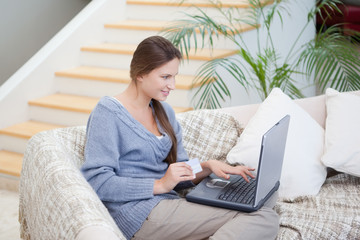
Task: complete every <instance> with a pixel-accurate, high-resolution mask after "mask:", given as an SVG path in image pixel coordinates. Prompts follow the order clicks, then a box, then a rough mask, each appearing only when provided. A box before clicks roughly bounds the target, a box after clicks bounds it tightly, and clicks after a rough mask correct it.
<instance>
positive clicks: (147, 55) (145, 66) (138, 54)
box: [130, 36, 182, 164]
mask: <svg viewBox="0 0 360 240" xmlns="http://www.w3.org/2000/svg"><path fill="white" fill-rule="evenodd" d="M174 58H178V59H179V60H180V59H181V58H182V56H181V53H180V51H179V50H178V49H177V48H176V47H175V46H174V45H173V44H172V43H171V42H170V41H169V40H167V39H165V38H163V37H161V36H152V37H149V38H146V39H144V40H143V41H142V42H141V43H140V44H139V45H138V46H137V48H136V50H135V52H134V55H133V58H132V60H131V64H130V77H131V79H132V81H135V83H136V79H137V77H139V76H142V75H145V74H148V73H150V72H151V71H152V70H154V69H156V68H158V67H160V66H162V65H164V64H165V63H167V62H170V61H171V60H173V59H174ZM152 104H153V108H154V114H155V118H156V119H158V121H159V123H160V125H161V127H162V128H163V130H164V131H165V132H166V133H167V134H168V135H169V137H170V139H171V141H172V147H171V149H170V152H169V154H168V156H167V157H166V159H165V160H164V161H165V162H167V163H168V164H171V163H174V162H176V158H177V139H176V135H175V132H174V129H173V127H172V126H171V124H170V122H169V119H168V117H167V115H166V112H165V110H164V108H163V106H162V104H161V103H160V102H159V101H157V100H155V99H152Z"/></svg>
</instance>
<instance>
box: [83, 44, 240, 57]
mask: <svg viewBox="0 0 360 240" xmlns="http://www.w3.org/2000/svg"><path fill="white" fill-rule="evenodd" d="M136 46H137V45H132V44H120V43H101V44H97V45H92V46H84V47H82V48H81V50H82V51H90V52H101V53H113V54H127V55H133V53H134V51H135V49H136ZM237 52H238V50H231V49H213V50H212V51H211V50H210V49H208V48H204V49H198V50H197V51H195V49H191V50H190V51H189V54H188V55H189V59H192V60H202V61H210V60H212V59H215V58H225V57H229V56H232V55H235V54H236V53H237Z"/></svg>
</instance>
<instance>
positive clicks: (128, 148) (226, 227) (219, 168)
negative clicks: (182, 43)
mask: <svg viewBox="0 0 360 240" xmlns="http://www.w3.org/2000/svg"><path fill="white" fill-rule="evenodd" d="M180 60H181V54H180V52H179V50H178V49H176V48H175V47H174V46H173V45H172V44H171V43H170V42H169V41H168V40H166V39H165V38H163V37H160V36H153V37H149V38H147V39H145V40H143V41H142V42H141V43H140V44H139V46H138V47H137V49H136V51H135V52H134V55H133V59H132V61H131V66H130V76H131V79H132V81H131V83H130V84H129V86H128V87H127V89H126V90H125V91H124V92H122V93H121V94H119V95H117V96H115V97H108V96H106V97H103V98H102V99H101V100H100V101H99V103H98V104H97V106H96V107H95V109H94V110H93V112H92V113H91V115H90V118H89V121H88V125H87V141H86V147H85V163H84V165H83V166H82V172H83V175H84V176H85V178H86V179H87V181H88V182H89V183H90V184H91V186H92V187H93V188H94V190H95V191H96V193H97V194H98V196H99V197H100V199H101V200H102V201H103V203H104V204H105V206H106V207H107V209H108V210H109V212H110V214H111V216H112V217H113V218H114V220H115V222H116V224H117V225H118V226H119V228H120V229H121V231H122V232H123V233H124V235H125V236H126V238H127V239H204V238H209V237H211V239H239V238H245V239H252V238H254V239H274V238H275V236H276V233H277V229H278V217H277V215H276V213H275V212H274V211H273V210H272V209H271V208H269V207H266V206H265V207H263V208H262V209H260V210H259V211H257V212H254V213H242V212H237V211H231V210H226V209H221V208H214V207H209V206H203V205H198V204H194V203H189V202H187V201H186V200H184V199H181V198H179V197H178V195H177V194H176V191H175V190H181V189H184V188H188V187H193V186H194V184H196V183H198V182H199V181H201V180H202V179H203V178H204V177H206V176H208V175H209V174H210V173H212V172H213V173H215V174H216V175H217V176H219V177H223V178H226V179H227V178H229V175H228V174H239V175H242V176H243V177H244V178H246V177H247V176H250V177H253V175H252V173H251V171H253V170H254V169H250V168H248V167H245V166H236V167H232V166H229V165H227V164H225V163H222V162H219V161H216V160H209V161H207V162H203V163H201V166H202V169H203V171H202V172H200V173H197V174H196V176H194V175H193V173H192V169H191V167H190V166H189V165H188V164H186V163H185V161H187V160H188V156H187V153H186V152H185V150H184V147H183V144H182V136H181V128H180V125H179V123H178V122H177V121H176V118H175V113H174V111H173V109H172V108H171V107H170V106H169V105H168V104H167V103H165V102H163V101H164V100H166V98H167V96H168V95H169V93H170V92H171V91H172V90H174V88H175V76H176V75H177V73H178V68H179V64H180Z"/></svg>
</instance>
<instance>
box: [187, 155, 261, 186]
mask: <svg viewBox="0 0 360 240" xmlns="http://www.w3.org/2000/svg"><path fill="white" fill-rule="evenodd" d="M201 167H202V168H203V171H202V172H200V173H198V174H196V181H194V182H197V183H198V182H200V181H201V180H202V179H203V178H205V177H206V176H208V175H210V174H211V173H214V174H215V175H216V176H218V177H220V178H224V179H229V178H230V175H229V174H235V175H241V176H242V177H243V178H244V179H245V180H246V181H247V182H249V180H248V176H249V177H251V178H255V176H254V175H253V174H252V173H251V172H252V171H254V170H255V169H254V168H250V167H247V166H241V165H238V166H230V165H228V164H226V163H224V162H220V161H218V160H209V161H206V162H203V163H202V164H201Z"/></svg>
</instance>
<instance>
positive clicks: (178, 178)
mask: <svg viewBox="0 0 360 240" xmlns="http://www.w3.org/2000/svg"><path fill="white" fill-rule="evenodd" d="M194 178H195V176H194V174H193V172H192V168H191V167H190V166H189V165H188V164H186V163H185V162H176V163H173V164H170V165H169V167H168V169H167V171H166V173H165V175H164V176H163V177H162V178H161V179H158V180H155V183H154V195H156V194H162V193H168V192H170V191H171V190H173V189H174V187H175V186H176V185H177V184H178V183H179V182H182V181H188V180H193V179H194Z"/></svg>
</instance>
